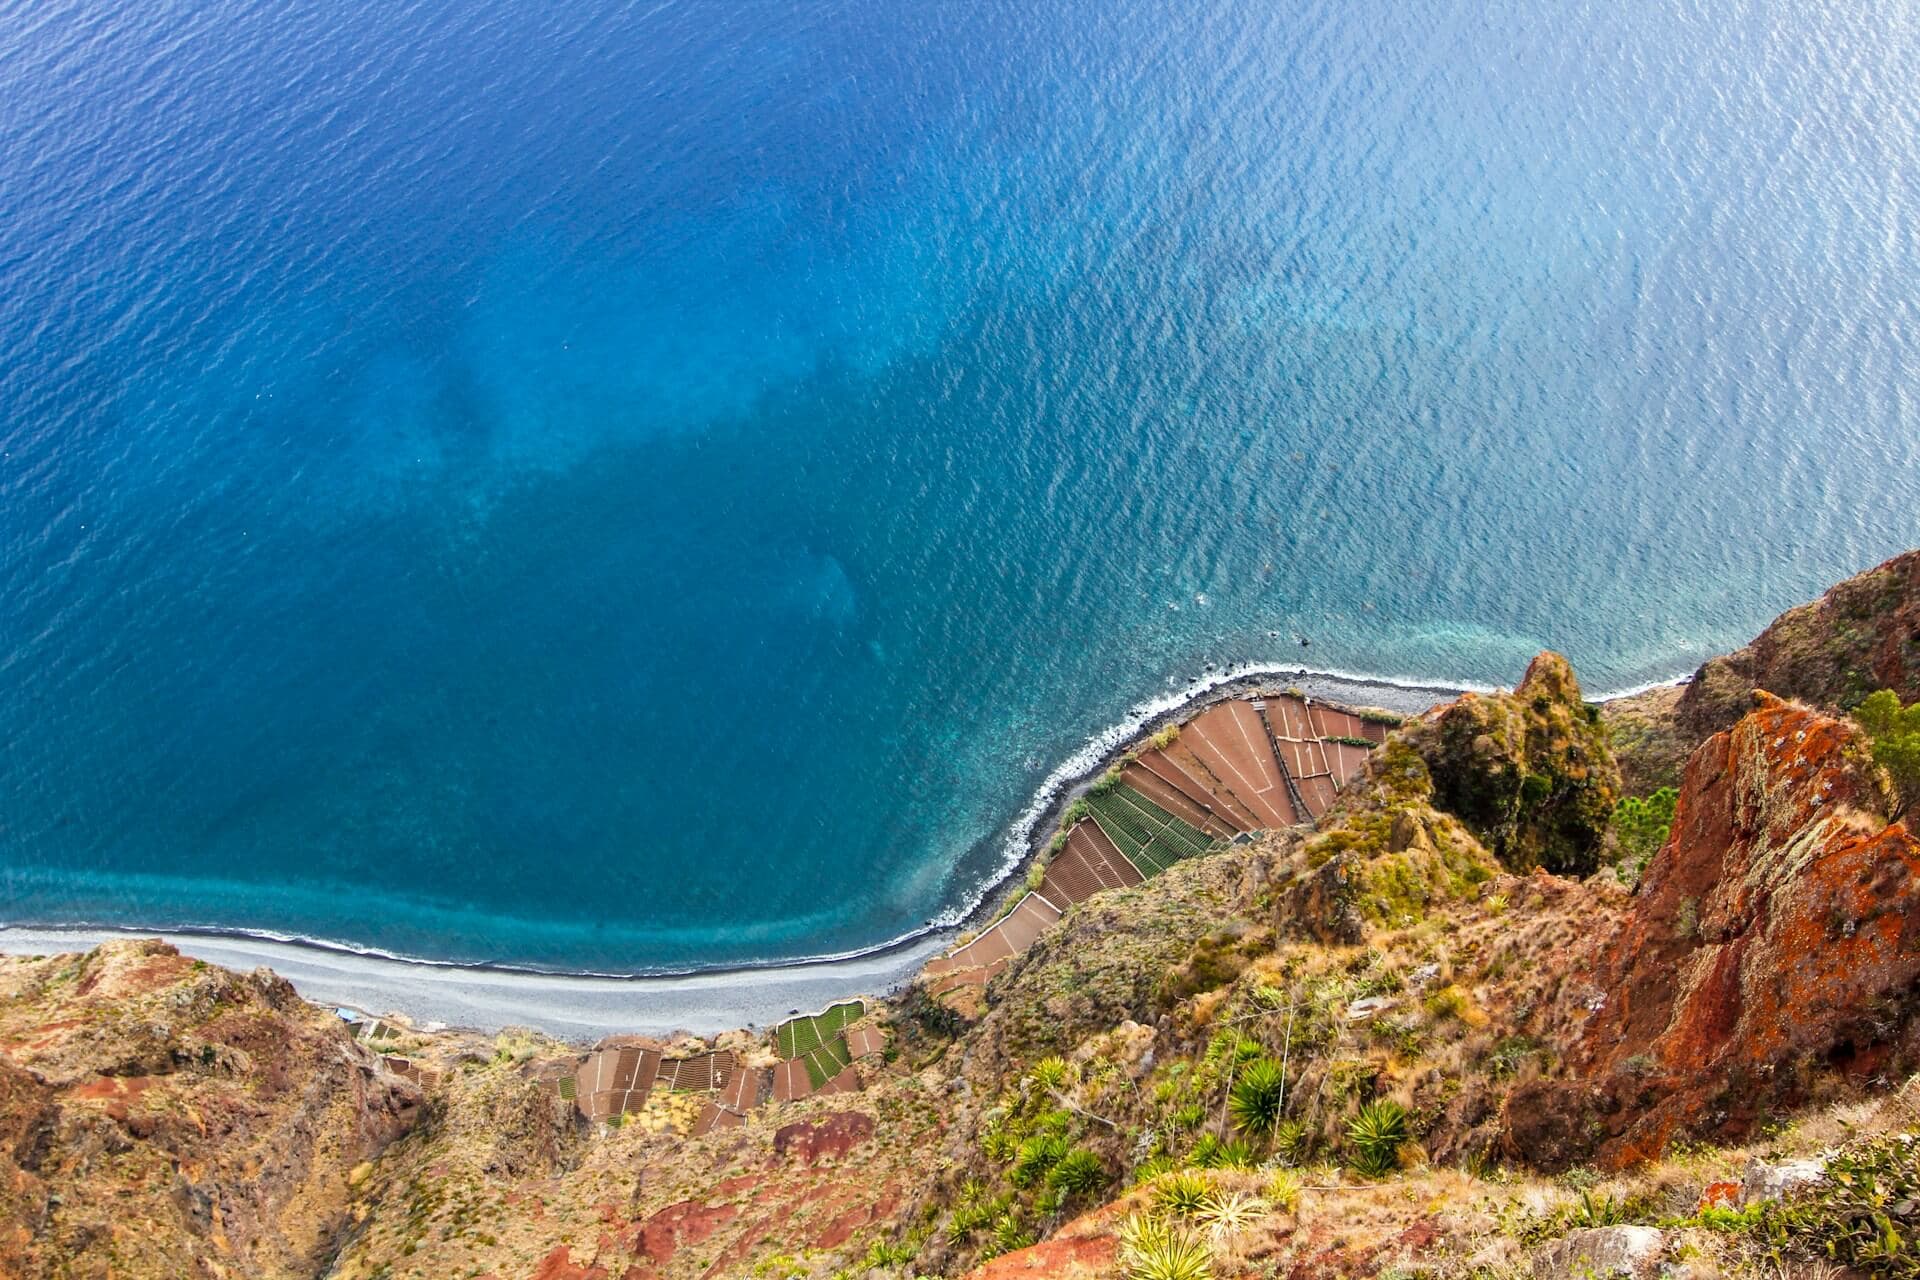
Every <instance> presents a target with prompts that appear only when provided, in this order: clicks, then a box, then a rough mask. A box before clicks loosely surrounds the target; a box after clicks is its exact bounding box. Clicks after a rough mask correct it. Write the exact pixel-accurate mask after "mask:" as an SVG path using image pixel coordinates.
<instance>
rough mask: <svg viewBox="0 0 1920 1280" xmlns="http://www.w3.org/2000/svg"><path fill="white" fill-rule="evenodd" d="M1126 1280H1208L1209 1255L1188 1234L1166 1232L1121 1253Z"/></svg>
mask: <svg viewBox="0 0 1920 1280" xmlns="http://www.w3.org/2000/svg"><path fill="white" fill-rule="evenodd" d="M1121 1260H1122V1262H1123V1263H1124V1264H1125V1265H1126V1268H1127V1280H1212V1277H1213V1253H1212V1251H1210V1250H1209V1249H1208V1248H1207V1246H1206V1243H1205V1242H1204V1241H1202V1240H1200V1239H1198V1238H1197V1237H1195V1236H1193V1235H1192V1234H1190V1233H1189V1232H1186V1231H1179V1230H1168V1231H1166V1232H1165V1233H1164V1234H1161V1235H1159V1236H1157V1237H1156V1238H1153V1239H1150V1240H1149V1241H1147V1242H1146V1243H1145V1244H1144V1245H1143V1246H1142V1247H1140V1248H1137V1249H1127V1250H1124V1251H1123V1253H1122V1255H1121Z"/></svg>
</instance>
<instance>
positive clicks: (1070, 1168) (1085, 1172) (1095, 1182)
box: [1047, 1147, 1107, 1196]
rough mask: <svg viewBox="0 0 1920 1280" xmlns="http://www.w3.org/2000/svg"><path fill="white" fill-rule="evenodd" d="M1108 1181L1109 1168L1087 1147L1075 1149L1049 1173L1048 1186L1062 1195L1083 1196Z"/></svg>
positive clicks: (1062, 1158) (1063, 1157)
mask: <svg viewBox="0 0 1920 1280" xmlns="http://www.w3.org/2000/svg"><path fill="white" fill-rule="evenodd" d="M1106 1180H1107V1166H1106V1165H1104V1164H1102V1163H1100V1157H1099V1156H1097V1155H1095V1154H1093V1152H1091V1151H1089V1150H1087V1149H1086V1148H1085V1147H1075V1148H1074V1149H1073V1150H1072V1151H1069V1152H1067V1154H1065V1155H1064V1156H1061V1157H1060V1159H1059V1161H1058V1163H1056V1164H1055V1165H1054V1166H1053V1168H1051V1169H1049V1170H1048V1171H1047V1184H1048V1185H1049V1186H1051V1187H1053V1188H1055V1189H1056V1190H1058V1191H1059V1192H1060V1193H1061V1194H1062V1195H1068V1196H1083V1195H1086V1194H1087V1193H1088V1192H1091V1191H1093V1190H1095V1189H1097V1188H1098V1187H1100V1186H1101V1185H1102V1184H1103V1183H1105V1182H1106Z"/></svg>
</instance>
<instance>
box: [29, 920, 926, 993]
mask: <svg viewBox="0 0 1920 1280" xmlns="http://www.w3.org/2000/svg"><path fill="white" fill-rule="evenodd" d="M945 927H947V926H945V925H942V924H940V923H939V922H937V921H934V922H930V923H928V924H926V925H923V926H921V927H920V928H918V929H913V930H910V931H909V932H907V933H903V934H901V935H900V936H899V937H897V938H889V939H888V940H887V941H885V942H880V943H876V944H874V945H873V946H870V947H856V948H853V949H852V950H848V951H832V952H822V953H820V954H818V955H811V956H798V957H795V958H793V959H790V960H767V961H760V962H755V961H743V962H741V963H739V964H717V965H695V966H691V967H689V968H682V969H639V970H613V969H548V968H544V967H542V966H540V965H532V964H514V963H511V962H509V961H504V960H436V959H434V958H432V957H430V956H416V955H409V954H408V953H406V952H404V951H389V950H387V949H386V948H384V947H373V946H368V945H366V944H364V943H359V942H346V941H342V940H340V939H337V938H318V937H314V936H312V935H311V934H304V933H280V932H277V931H275V930H272V929H250V928H244V927H240V926H234V925H195V924H167V925H147V926H140V925H126V924H117V923H115V924H109V923H100V922H94V921H86V920H79V921H73V920H63V921H61V922H59V923H58V924H42V923H39V922H36V921H32V920H5V921H0V931H3V930H6V929H31V930H34V931H35V932H40V933H74V934H87V933H116V934H123V935H125V936H126V937H129V938H144V937H150V936H152V935H153V934H155V933H172V934H179V935H181V936H182V937H193V938H232V939H246V940H248V941H252V942H268V943H276V944H279V945H281V946H288V947H302V948H305V949H307V950H310V951H324V952H328V953H330V954H333V955H341V956H352V957H356V958H359V959H365V960H381V961H389V962H391V963H394V964H403V965H409V966H412V967H415V968H421V969H444V970H447V971H448V972H451V973H519V974H526V975H528V976H530V977H536V978H596V979H608V980H612V981H616V982H650V981H656V980H662V979H671V978H698V977H709V976H712V975H716V974H728V973H764V972H766V971H767V970H770V969H807V968H813V967H816V966H820V967H825V966H830V965H836V964H846V963H848V962H850V961H854V960H865V959H868V958H869V957H872V956H877V955H884V954H885V953H886V952H889V951H893V950H895V949H899V948H904V947H907V946H909V945H911V944H912V943H914V942H918V941H919V940H920V939H922V938H924V937H927V936H928V935H929V934H934V933H938V932H939V931H940V930H941V929H942V928H945Z"/></svg>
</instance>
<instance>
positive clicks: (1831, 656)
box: [1675, 551, 1920, 744]
mask: <svg viewBox="0 0 1920 1280" xmlns="http://www.w3.org/2000/svg"><path fill="white" fill-rule="evenodd" d="M1756 689H1764V690H1766V691H1767V692H1768V693H1771V694H1774V695H1775V696H1777V697H1781V698H1793V699H1798V700H1800V701H1802V702H1806V703H1808V704H1810V705H1812V706H1816V707H1820V708H1823V709H1825V710H1829V711H1845V710H1848V709H1850V708H1852V707H1853V706H1854V705H1855V704H1856V703H1858V702H1859V701H1860V699H1862V698H1864V697H1865V696H1866V695H1867V694H1869V693H1872V692H1873V691H1874V690H1875V689H1892V690H1893V691H1894V692H1895V693H1896V694H1898V695H1899V696H1900V700H1901V701H1902V702H1903V703H1905V702H1913V701H1914V700H1916V699H1920V551H1908V552H1906V553H1904V554H1902V555H1898V556H1895V557H1894V558H1893V559H1891V560H1889V561H1887V562H1886V563H1885V564H1882V565H1880V566H1878V567H1877V568H1873V569H1869V570H1868V571H1867V572H1865V573H1861V574H1857V575H1855V576H1854V577H1851V578H1848V579H1847V580H1846V581H1845V582H1842V583H1840V584H1839V585H1837V586H1835V587H1833V588H1832V589H1831V590H1829V591H1828V592H1827V593H1826V594H1825V595H1823V596H1821V597H1820V598H1819V599H1818V600H1815V601H1813V602H1812V603H1811V604H1804V605H1801V606H1800V607H1799V608H1797V609H1790V610H1788V611H1787V612H1786V613H1783V614H1781V615H1780V617H1779V618H1777V619H1775V620H1774V622H1773V624H1772V625H1771V626H1769V627H1768V628H1767V629H1766V630H1765V631H1763V632H1761V633H1760V634H1759V635H1758V636H1757V637H1755V639H1754V641H1753V643H1751V644H1749V645H1747V646H1746V647H1744V648H1742V649H1739V650H1737V651H1735V652H1733V653H1730V654H1727V655H1725V656H1724V657H1719V658H1714V659H1711V660H1710V661H1708V662H1707V663H1705V664H1704V665H1702V666H1701V668H1700V670H1699V671H1698V672H1696V673H1695V674H1694V677H1693V680H1692V682H1691V683H1690V684H1689V685H1688V686H1687V688H1686V691H1685V692H1684V693H1683V694H1682V696H1681V698H1680V701H1679V705H1678V707H1677V708H1676V709H1675V720H1676V723H1677V724H1678V726H1679V728H1680V730H1681V731H1682V733H1683V734H1685V735H1686V737H1687V739H1688V741H1689V744H1691V743H1694V742H1698V741H1700V740H1701V739H1704V738H1705V737H1707V736H1708V735H1710V734H1714V733H1718V732H1720V731H1721V730H1723V729H1727V728H1730V727H1731V726H1732V725H1733V723H1734V722H1735V721H1736V720H1738V719H1740V717H1741V716H1743V715H1745V714H1746V713H1747V709H1748V708H1749V707H1750V706H1751V705H1752V700H1753V692H1754V690H1756Z"/></svg>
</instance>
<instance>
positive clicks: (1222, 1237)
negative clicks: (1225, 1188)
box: [1199, 1191, 1273, 1247]
mask: <svg viewBox="0 0 1920 1280" xmlns="http://www.w3.org/2000/svg"><path fill="white" fill-rule="evenodd" d="M1271 1212H1273V1206H1272V1205H1271V1204H1269V1203H1268V1202H1267V1201H1265V1200H1262V1199H1261V1198H1260V1197H1259V1196H1250V1195H1248V1194H1246V1193H1245V1192H1244V1191H1236V1192H1234V1193H1233V1194H1232V1195H1226V1196H1216V1197H1214V1199H1213V1201H1212V1202H1211V1203H1209V1204H1208V1205H1207V1206H1206V1208H1204V1209H1202V1210H1201V1211H1200V1215H1199V1221H1200V1225H1201V1226H1203V1227H1205V1228H1206V1229H1207V1235H1208V1236H1209V1238H1211V1239H1212V1241H1213V1243H1214V1245H1215V1246H1216V1247H1223V1246H1226V1245H1230V1244H1232V1243H1233V1242H1234V1241H1235V1240H1236V1239H1238V1238H1239V1237H1241V1236H1243V1235H1245V1234H1246V1233H1247V1232H1248V1231H1249V1230H1250V1229H1252V1227H1253V1225H1254V1224H1255V1223H1256V1222H1259V1221H1260V1220H1261V1219H1262V1218H1264V1217H1266V1216H1267V1215H1268V1214H1269V1213H1271Z"/></svg>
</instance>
